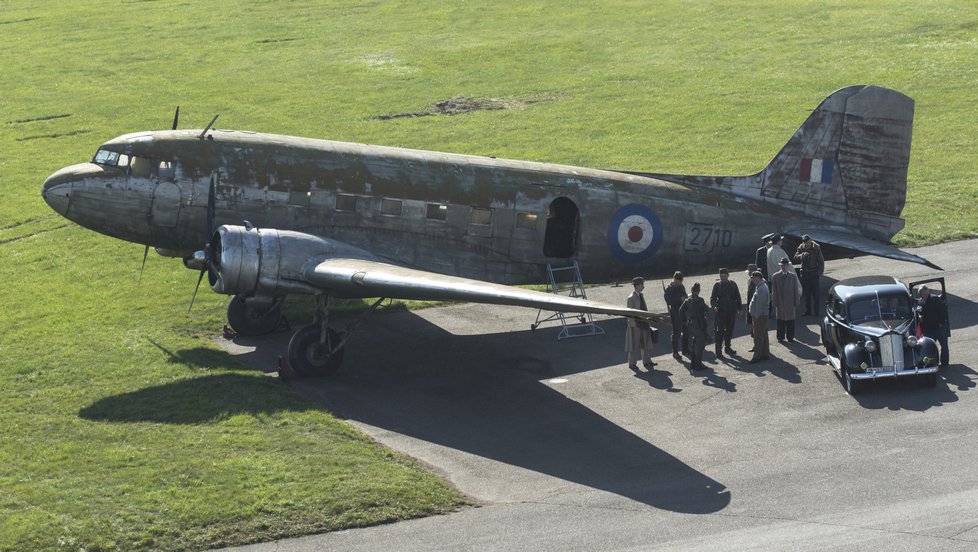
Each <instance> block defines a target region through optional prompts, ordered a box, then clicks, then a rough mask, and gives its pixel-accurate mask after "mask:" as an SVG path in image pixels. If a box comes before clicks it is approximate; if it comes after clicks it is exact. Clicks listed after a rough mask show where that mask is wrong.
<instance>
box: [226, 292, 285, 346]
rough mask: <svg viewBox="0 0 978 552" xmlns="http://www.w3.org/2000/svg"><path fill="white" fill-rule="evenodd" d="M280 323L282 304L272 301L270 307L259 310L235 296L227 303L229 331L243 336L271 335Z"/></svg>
mask: <svg viewBox="0 0 978 552" xmlns="http://www.w3.org/2000/svg"><path fill="white" fill-rule="evenodd" d="M281 323H282V302H281V301H274V302H272V303H271V306H269V307H266V308H261V307H260V306H258V305H255V304H251V305H249V304H248V301H247V300H246V299H245V298H244V297H242V296H240V295H235V296H234V297H232V298H231V302H230V303H228V324H230V325H231V329H233V330H234V331H235V332H237V333H238V335H243V336H254V335H264V334H267V333H272V332H273V331H275V329H276V328H278V327H279V325H280V324H281Z"/></svg>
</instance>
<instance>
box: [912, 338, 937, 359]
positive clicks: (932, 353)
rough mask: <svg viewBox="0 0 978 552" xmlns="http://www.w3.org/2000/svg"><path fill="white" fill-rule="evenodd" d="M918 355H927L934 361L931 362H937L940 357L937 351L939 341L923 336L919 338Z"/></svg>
mask: <svg viewBox="0 0 978 552" xmlns="http://www.w3.org/2000/svg"><path fill="white" fill-rule="evenodd" d="M917 348H918V353H917V356H918V357H927V358H929V359H932V360H933V362H931V363H930V364H932V365H933V364H937V362H938V359H939V358H940V357H939V355H938V351H937V342H936V341H934V340H933V339H931V338H929V337H921V338H919V339H917Z"/></svg>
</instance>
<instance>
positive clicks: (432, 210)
mask: <svg viewBox="0 0 978 552" xmlns="http://www.w3.org/2000/svg"><path fill="white" fill-rule="evenodd" d="M425 216H426V217H427V218H428V220H445V219H447V218H448V205H445V204H444V203H429V204H428V208H427V211H426V213H425Z"/></svg>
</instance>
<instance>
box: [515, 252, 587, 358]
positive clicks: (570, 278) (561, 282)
mask: <svg viewBox="0 0 978 552" xmlns="http://www.w3.org/2000/svg"><path fill="white" fill-rule="evenodd" d="M547 274H549V275H550V291H551V292H552V293H554V294H555V295H569V296H570V297H579V298H581V299H584V300H587V291H585V290H584V280H583V279H581V268H580V267H579V266H578V264H577V261H574V264H571V265H568V266H554V265H553V264H551V263H547ZM543 312H544V311H543V310H538V311H537V319H536V321H535V322H534V323H533V324H530V329H531V330H536V329H537V328H538V327H539V326H540V325H541V324H543V323H544V322H550V321H552V320H558V319H559V320H560V326H561V328H560V333H559V334H558V335H557V340H558V341H559V340H561V339H566V338H569V337H585V336H589V335H604V330H603V329H601V327H600V326H598V325H597V324H595V323H594V319H593V318H592V317H591V313H581V314H576V313H575V314H566V313H563V312H554V313H552V314H550V315H549V316H547V317H544V318H541V316H543ZM547 312H550V311H547Z"/></svg>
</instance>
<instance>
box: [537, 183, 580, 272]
mask: <svg viewBox="0 0 978 552" xmlns="http://www.w3.org/2000/svg"><path fill="white" fill-rule="evenodd" d="M579 214H580V212H579V211H578V209H577V205H575V204H574V202H573V201H571V200H570V199H568V198H566V197H558V198H557V199H555V200H553V202H551V203H550V208H549V209H548V210H547V232H546V234H545V237H544V240H543V254H544V256H546V257H557V258H562V259H567V258H569V257H573V256H574V253H575V250H576V249H577V220H578V218H579Z"/></svg>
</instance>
